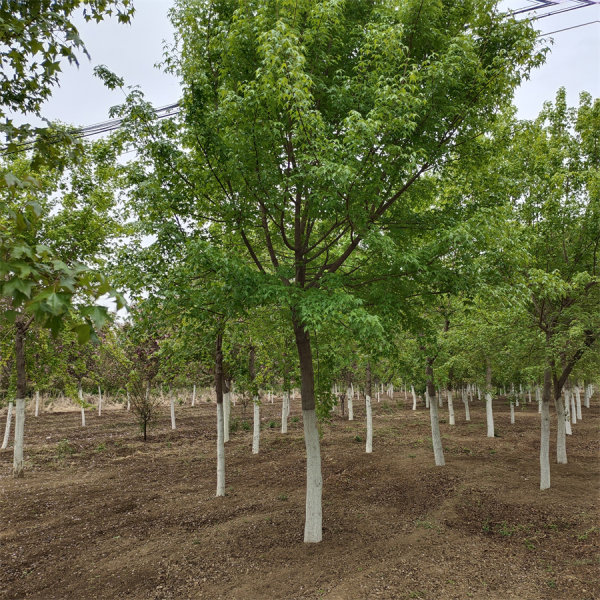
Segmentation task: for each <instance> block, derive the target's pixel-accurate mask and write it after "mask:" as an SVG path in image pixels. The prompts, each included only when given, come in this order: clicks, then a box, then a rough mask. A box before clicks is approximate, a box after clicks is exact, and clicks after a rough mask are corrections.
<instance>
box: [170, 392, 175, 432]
mask: <svg viewBox="0 0 600 600" xmlns="http://www.w3.org/2000/svg"><path fill="white" fill-rule="evenodd" d="M169 396H170V397H171V429H177V426H176V425H175V397H174V396H173V394H169Z"/></svg>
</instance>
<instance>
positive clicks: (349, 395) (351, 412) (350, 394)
mask: <svg viewBox="0 0 600 600" xmlns="http://www.w3.org/2000/svg"><path fill="white" fill-rule="evenodd" d="M346 396H347V398H348V421H354V404H353V402H352V400H353V391H352V388H351V387H349V388H348V390H347V391H346Z"/></svg>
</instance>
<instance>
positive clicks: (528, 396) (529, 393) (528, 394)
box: [527, 388, 531, 404]
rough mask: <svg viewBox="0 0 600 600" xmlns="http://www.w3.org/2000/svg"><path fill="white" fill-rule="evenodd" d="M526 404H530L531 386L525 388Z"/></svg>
mask: <svg viewBox="0 0 600 600" xmlns="http://www.w3.org/2000/svg"><path fill="white" fill-rule="evenodd" d="M527 404H531V388H529V390H527Z"/></svg>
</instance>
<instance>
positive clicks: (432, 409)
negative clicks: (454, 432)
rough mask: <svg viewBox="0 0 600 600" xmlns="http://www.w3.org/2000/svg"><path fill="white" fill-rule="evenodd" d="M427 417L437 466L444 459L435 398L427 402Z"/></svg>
mask: <svg viewBox="0 0 600 600" xmlns="http://www.w3.org/2000/svg"><path fill="white" fill-rule="evenodd" d="M429 417H430V420H431V440H432V442H433V457H434V460H435V464H436V466H438V467H443V466H444V465H445V464H446V461H445V460H444V448H443V447H442V436H441V434H440V422H439V419H438V405H437V402H436V401H435V398H434V399H432V401H431V402H430V403H429Z"/></svg>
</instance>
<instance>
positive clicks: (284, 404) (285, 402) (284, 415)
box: [281, 392, 290, 433]
mask: <svg viewBox="0 0 600 600" xmlns="http://www.w3.org/2000/svg"><path fill="white" fill-rule="evenodd" d="M289 405H290V395H289V393H288V392H283V399H282V401H281V433H287V430H288V413H289V410H290V409H289Z"/></svg>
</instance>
